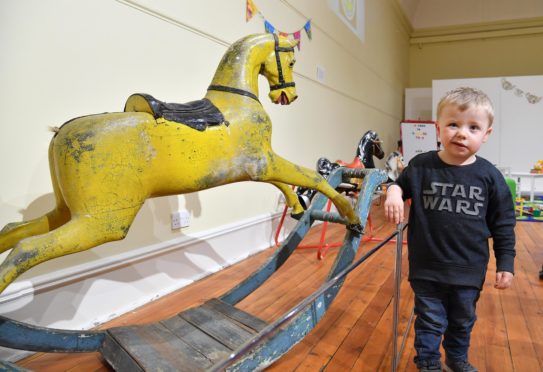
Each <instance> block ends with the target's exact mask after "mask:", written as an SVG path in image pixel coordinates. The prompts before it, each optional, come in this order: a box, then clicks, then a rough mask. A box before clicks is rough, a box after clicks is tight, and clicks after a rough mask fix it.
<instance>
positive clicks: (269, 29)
mask: <svg viewBox="0 0 543 372" xmlns="http://www.w3.org/2000/svg"><path fill="white" fill-rule="evenodd" d="M264 29H265V30H266V32H269V33H270V34H273V33H274V32H275V27H273V25H272V24H271V23H270V22H268V20H266V19H265V20H264Z"/></svg>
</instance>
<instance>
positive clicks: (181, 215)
mask: <svg viewBox="0 0 543 372" xmlns="http://www.w3.org/2000/svg"><path fill="white" fill-rule="evenodd" d="M189 226H190V213H189V211H187V210H186V209H182V210H180V211H176V212H173V213H172V230H175V229H180V228H182V227H189Z"/></svg>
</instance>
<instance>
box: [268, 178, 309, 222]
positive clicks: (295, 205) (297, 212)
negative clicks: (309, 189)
mask: <svg viewBox="0 0 543 372" xmlns="http://www.w3.org/2000/svg"><path fill="white" fill-rule="evenodd" d="M270 183H271V184H272V185H274V186H275V187H277V188H278V189H279V190H280V191H281V192H282V193H283V195H284V196H285V201H286V202H287V205H288V206H289V207H290V208H292V212H291V215H292V217H293V218H296V219H298V218H300V217H301V216H302V214H303V213H304V211H305V209H304V207H303V206H302V204H301V203H300V200H299V199H298V195H296V193H295V192H294V191H293V190H292V188H291V187H290V186H289V185H287V184H285V183H281V182H270Z"/></svg>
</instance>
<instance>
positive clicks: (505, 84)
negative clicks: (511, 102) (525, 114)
mask: <svg viewBox="0 0 543 372" xmlns="http://www.w3.org/2000/svg"><path fill="white" fill-rule="evenodd" d="M502 88H503V89H504V90H510V91H512V92H513V94H515V96H517V97H519V98H522V97H524V98H526V100H527V101H528V102H529V103H532V104H536V103H539V101H541V99H542V98H543V97H539V96H536V95H535V94H532V93H530V92H526V91H524V90H522V89H520V88H519V87H517V86H516V85H514V84H513V83H511V82H510V81H508V80H507V79H506V78H502Z"/></svg>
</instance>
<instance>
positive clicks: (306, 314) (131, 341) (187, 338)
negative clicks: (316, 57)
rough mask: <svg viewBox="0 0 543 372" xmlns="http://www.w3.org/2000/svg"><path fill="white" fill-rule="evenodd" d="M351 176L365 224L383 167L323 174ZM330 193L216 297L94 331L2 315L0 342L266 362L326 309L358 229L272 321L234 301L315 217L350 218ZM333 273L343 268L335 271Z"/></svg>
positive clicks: (221, 362)
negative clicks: (320, 280) (322, 276)
mask: <svg viewBox="0 0 543 372" xmlns="http://www.w3.org/2000/svg"><path fill="white" fill-rule="evenodd" d="M351 178H363V179H364V180H363V183H362V186H361V190H360V192H359V196H358V201H357V204H356V206H355V211H356V213H357V214H358V215H359V216H360V220H361V221H362V227H365V224H366V221H367V217H368V214H369V211H370V208H371V204H372V200H373V195H374V191H375V189H376V188H377V187H378V186H379V185H380V184H381V183H383V182H385V181H386V179H387V175H386V174H385V172H384V171H381V170H376V169H371V170H368V169H347V168H339V169H337V170H336V171H334V172H333V173H332V174H331V175H330V177H329V179H328V182H329V183H330V184H331V186H332V187H334V188H336V187H338V186H339V185H340V184H341V183H342V182H346V181H347V180H349V179H351ZM327 200H328V199H327V198H326V197H325V196H324V195H322V194H318V196H317V197H316V198H315V199H314V201H313V203H312V204H311V206H310V208H309V209H308V210H307V211H306V212H305V213H304V214H303V216H302V217H301V218H300V220H299V221H298V224H297V225H296V226H295V228H294V229H293V231H292V232H291V233H290V234H289V236H288V237H287V238H286V240H285V242H284V243H283V244H282V245H281V247H280V249H278V250H277V251H276V252H275V253H274V254H273V255H272V256H271V257H270V258H269V259H268V260H267V261H266V262H265V263H264V264H263V265H262V266H261V267H260V268H259V269H257V270H256V271H255V272H254V273H253V274H251V275H250V276H249V277H247V278H246V279H245V280H244V281H242V282H241V283H240V284H238V285H237V286H236V287H234V288H232V289H231V290H229V291H228V292H227V293H225V294H223V295H222V296H220V297H219V298H218V299H213V300H210V301H208V302H206V303H205V304H203V305H201V306H199V307H196V308H190V309H187V310H185V311H183V312H181V313H179V314H178V315H177V316H175V317H173V318H170V319H166V320H163V321H160V322H158V323H153V324H146V325H141V326H128V327H116V328H111V329H108V330H105V331H95V332H93V331H88V332H82V331H63V330H55V329H49V328H42V327H35V326H32V325H28V324H24V323H21V322H17V321H14V320H10V319H7V318H2V317H0V346H5V347H10V348H15V349H23V350H31V351H45V352H89V351H100V352H101V353H102V355H103V356H104V358H105V359H106V360H107V361H108V363H109V364H110V365H111V366H112V367H113V368H114V369H116V370H118V371H147V370H152V369H156V368H159V367H160V368H163V369H166V370H167V369H172V370H187V371H204V370H211V371H219V370H229V371H230V370H231V371H253V370H259V369H263V368H265V367H266V366H268V365H270V364H271V363H273V362H274V361H275V360H277V359H279V358H280V357H281V356H282V355H284V354H285V353H286V352H287V351H288V350H290V349H291V348H292V347H293V346H294V345H295V344H296V343H298V342H299V341H300V340H302V339H303V337H304V336H305V335H307V334H308V333H309V332H310V331H311V329H313V328H314V327H315V326H316V324H317V323H318V322H319V320H320V319H321V318H322V317H323V316H324V314H325V313H326V311H327V310H328V308H329V306H330V304H331V303H332V302H333V300H334V298H335V297H336V295H337V293H338V292H339V290H340V288H341V286H342V284H343V281H344V279H345V275H346V273H345V271H346V270H348V271H350V270H352V268H350V266H349V265H350V264H351V263H352V262H353V260H354V257H355V255H356V252H357V250H358V247H359V244H360V240H361V237H362V236H361V234H360V233H358V232H356V231H352V230H350V229H346V235H345V238H344V242H343V245H342V247H341V249H340V251H339V252H338V255H337V257H336V260H335V262H334V264H333V266H332V268H331V270H330V273H329V274H328V276H327V278H326V281H325V282H324V284H323V285H322V286H321V288H320V290H319V291H318V292H316V293H314V294H313V295H311V296H310V297H308V298H307V299H305V300H304V301H303V302H302V303H301V304H299V305H298V306H297V307H295V308H293V309H292V310H291V311H289V312H288V313H287V314H285V315H283V316H282V317H281V318H279V319H278V320H277V321H276V322H274V323H272V324H267V323H265V322H264V321H262V320H260V319H258V318H257V317H255V316H253V315H251V314H247V313H245V312H243V311H242V310H240V309H237V308H236V307H235V305H236V304H237V303H238V302H239V301H241V300H242V299H244V298H245V297H247V296H248V295H249V294H251V293H252V292H253V291H254V290H255V289H257V288H258V287H260V286H261V285H262V284H263V283H264V282H265V281H266V280H267V279H268V278H269V277H270V276H271V275H272V274H273V273H274V272H276V271H277V270H278V269H279V267H281V266H282V265H283V264H284V263H285V261H286V260H287V259H288V257H289V256H290V255H291V254H292V253H293V251H294V250H295V249H296V247H297V246H298V245H299V243H300V242H301V241H302V239H303V238H304V237H305V236H306V234H307V233H308V232H309V230H310V228H311V225H312V224H313V222H315V221H316V220H326V221H331V222H336V223H343V224H347V221H346V220H345V219H343V218H342V217H340V216H339V215H338V214H333V213H332V214H330V213H322V209H323V208H324V206H325V204H326V202H327ZM383 245H384V243H383ZM381 246H382V245H381ZM378 248H379V247H377V248H374V249H373V250H371V251H370V252H368V253H367V254H366V256H367V257H369V255H371V254H373V252H375V251H376V250H377V249H378ZM367 257H366V258H367ZM338 274H342V275H341V276H339V277H338ZM1 367H2V364H0V368H1ZM14 370H17V369H14Z"/></svg>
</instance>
